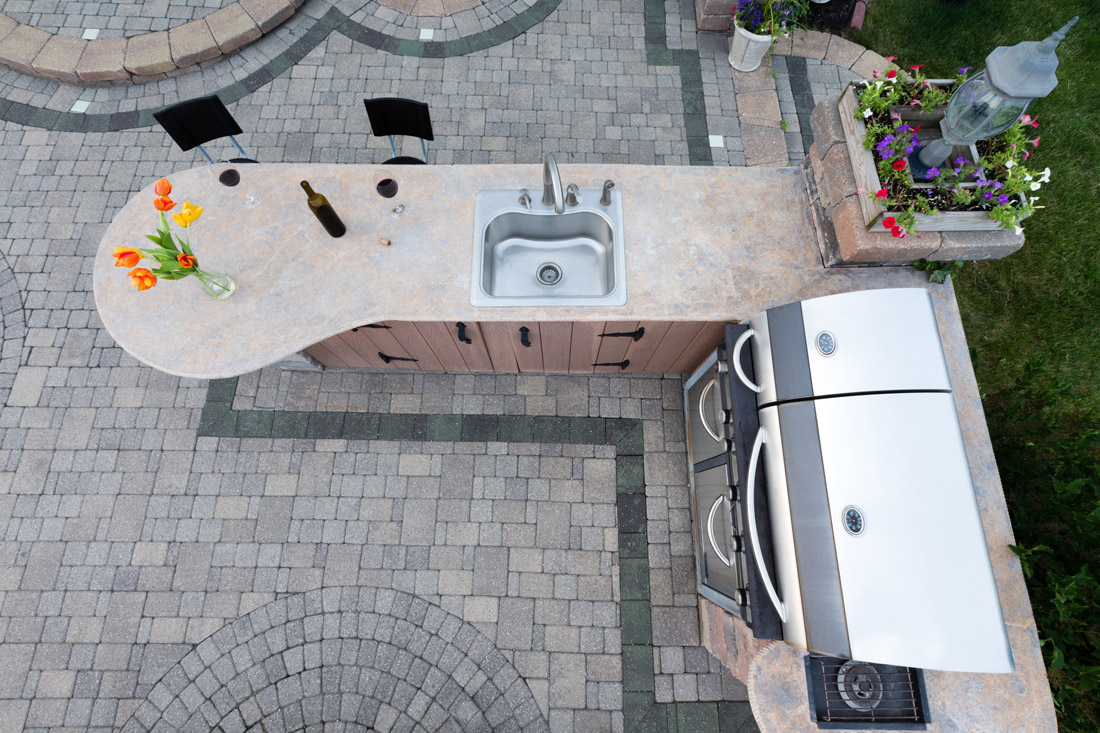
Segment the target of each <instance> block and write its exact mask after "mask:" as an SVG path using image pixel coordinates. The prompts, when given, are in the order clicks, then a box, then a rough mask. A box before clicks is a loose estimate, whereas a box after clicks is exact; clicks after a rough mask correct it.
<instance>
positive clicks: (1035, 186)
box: [1031, 181, 1042, 191]
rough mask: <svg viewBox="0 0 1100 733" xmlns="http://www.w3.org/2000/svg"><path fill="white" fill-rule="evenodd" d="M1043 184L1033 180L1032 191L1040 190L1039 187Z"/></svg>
mask: <svg viewBox="0 0 1100 733" xmlns="http://www.w3.org/2000/svg"><path fill="white" fill-rule="evenodd" d="M1041 185H1042V184H1041V183H1039V182H1038V181H1032V183H1031V190H1032V191H1038V190H1039V187H1040V186H1041Z"/></svg>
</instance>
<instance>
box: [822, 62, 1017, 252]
mask: <svg viewBox="0 0 1100 733" xmlns="http://www.w3.org/2000/svg"><path fill="white" fill-rule="evenodd" d="M930 81H931V82H932V83H937V82H946V83H950V82H951V81H953V80H951V79H931V80H930ZM856 89H857V84H856V83H855V82H849V84H848V86H847V87H845V89H844V92H843V93H841V95H840V99H839V100H838V101H837V108H838V109H839V110H840V124H841V127H842V128H843V130H844V138H845V142H846V143H847V146H848V158H849V160H850V161H851V163H852V174H853V177H854V178H855V181H856V186H857V187H858V188H862V189H863V190H864V191H865V192H866V191H872V192H873V191H878V190H879V189H881V188H882V181H881V180H880V179H879V176H878V169H877V168H876V166H875V157H874V155H873V154H872V153H871V151H870V150H867V149H865V148H864V147H863V138H864V137H866V135H867V126H866V125H865V124H863V120H860V119H858V118H857V117H856V110H857V109H858V108H859V100H858V98H857V97H856ZM975 152H976V151H975ZM1021 200H1022V195H1021ZM859 208H860V211H861V212H862V213H863V223H864V224H865V225H866V227H867V229H868V230H875V229H877V228H878V226H881V224H880V222H881V221H882V219H883V218H884V217H885V216H886V215H887V213H888V212H887V210H886V208H885V207H884V206H883V205H882V204H880V203H878V201H876V200H874V199H873V198H871V197H870V196H867V195H866V194H859ZM916 220H917V230H918V231H926V232H950V231H987V230H991V229H1000V228H1001V227H1000V225H998V224H997V222H995V221H993V220H992V219H990V218H989V213H988V212H985V211H941V212H940V213H938V214H917V215H916Z"/></svg>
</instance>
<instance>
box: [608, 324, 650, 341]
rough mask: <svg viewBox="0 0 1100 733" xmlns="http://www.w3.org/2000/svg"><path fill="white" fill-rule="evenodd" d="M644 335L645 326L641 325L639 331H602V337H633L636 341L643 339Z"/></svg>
mask: <svg viewBox="0 0 1100 733" xmlns="http://www.w3.org/2000/svg"><path fill="white" fill-rule="evenodd" d="M642 336H645V326H640V327H639V328H638V330H637V331H626V332H624V333H601V334H600V338H632V339H634V340H635V341H641V339H642Z"/></svg>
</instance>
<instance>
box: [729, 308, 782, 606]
mask: <svg viewBox="0 0 1100 733" xmlns="http://www.w3.org/2000/svg"><path fill="white" fill-rule="evenodd" d="M751 333H752V329H749V330H748V331H745V334H751ZM745 334H743V335H742V336H741V339H742V340H743V339H744V338H745ZM738 343H740V341H738ZM736 353H737V352H736V351H734V354H736ZM734 364H735V365H736V364H737V362H736V361H735V362H734ZM766 436H767V433H765V432H764V428H760V429H759V430H757V431H756V441H755V442H754V443H753V444H752V455H751V456H749V486H748V491H747V492H746V493H747V494H748V499H747V506H746V507H745V509H746V513H747V514H748V515H749V517H748V519H749V536H750V539H751V541H752V555H753V557H754V558H756V567H758V568H759V569H760V579H761V580H763V581H764V589H765V590H767V591H768V597H769V598H770V599H771V601H772V605H773V606H775V610H776V612H777V613H778V614H779V620H780V621H782V622H783V623H787V606H786V605H785V604H784V603H783V601H781V600H779V594H777V593H776V592H775V586H774V585H772V578H771V576H770V575H768V566H767V565H765V564H764V554H763V553H762V552H761V551H760V543H759V542H757V540H756V468H757V464H758V463H759V462H760V451H761V449H762V448H763V447H764V443H765V441H766V439H767V438H766Z"/></svg>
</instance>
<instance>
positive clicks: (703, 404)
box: [699, 379, 729, 565]
mask: <svg viewBox="0 0 1100 733" xmlns="http://www.w3.org/2000/svg"><path fill="white" fill-rule="evenodd" d="M717 383H718V380H717V379H712V380H710V381H709V382H707V386H706V387H703V391H702V392H701V393H700V394H699V419H700V420H701V421H702V422H703V430H706V431H707V434H708V435H709V436H710V437H712V438H714V442H715V443H721V442H722V439H721V438H720V437H718V432H717V431H716V430H715V429H714V428H712V427H711V426H710V421H709V420H707V396H709V395H710V391H711V390H712V389H714V385H715V384H717ZM713 514H714V510H713V509H712V510H711V515H712V516H713ZM726 565H729V563H726Z"/></svg>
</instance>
